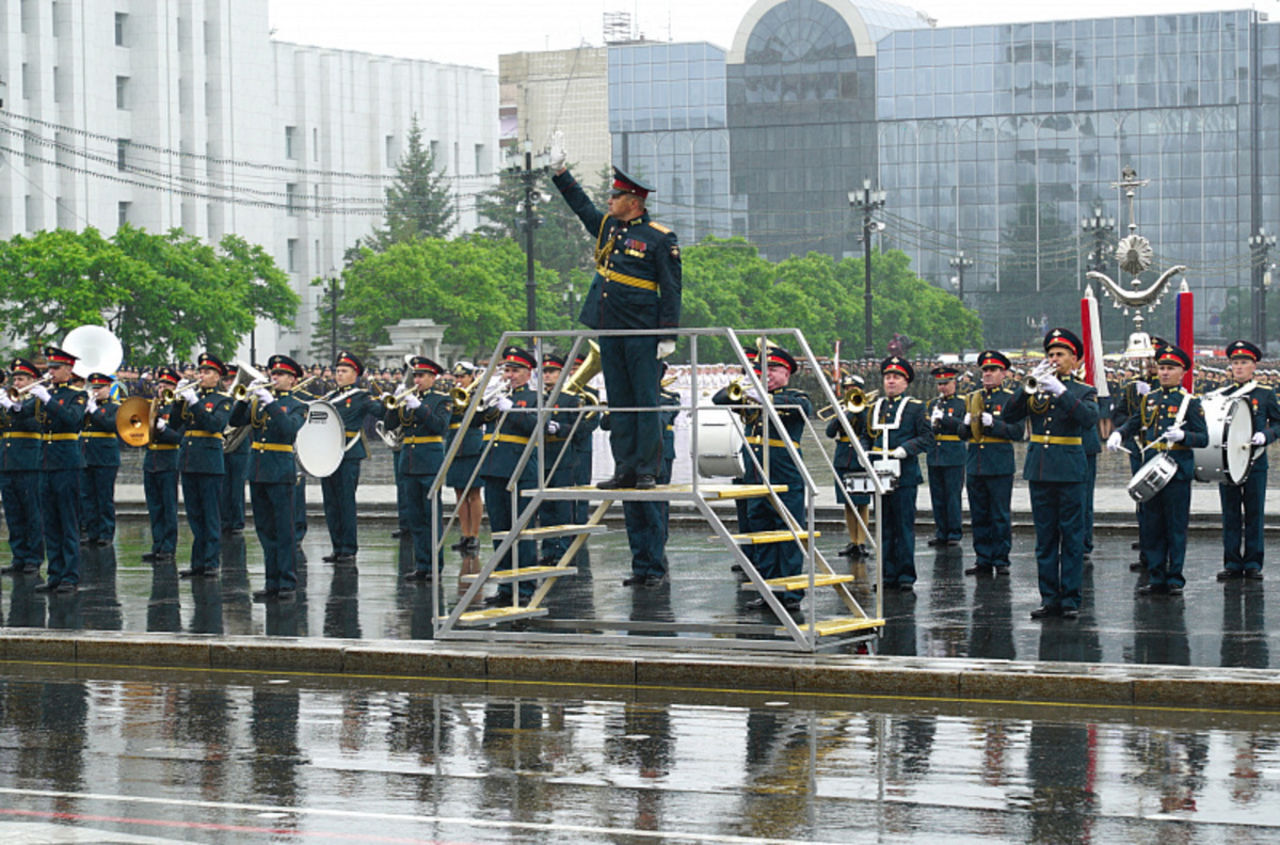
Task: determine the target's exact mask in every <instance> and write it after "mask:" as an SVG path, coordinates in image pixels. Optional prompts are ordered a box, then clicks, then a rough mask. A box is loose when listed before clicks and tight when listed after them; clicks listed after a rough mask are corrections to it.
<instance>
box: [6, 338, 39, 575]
mask: <svg viewBox="0 0 1280 845" xmlns="http://www.w3.org/2000/svg"><path fill="white" fill-rule="evenodd" d="M11 372H12V386H11V388H10V390H12V391H27V392H26V393H25V394H19V395H18V396H17V397H15V398H10V396H9V395H8V394H7V393H6V392H5V391H0V405H3V406H4V408H5V410H6V412H7V413H6V416H7V417H8V419H9V421H8V425H7V426H6V427H5V431H4V466H3V470H4V471H3V473H0V479H3V484H4V489H3V491H2V495H3V497H4V516H5V522H6V524H7V525H8V526H9V551H10V552H12V553H13V560H12V561H11V562H10V563H9V565H8V566H6V567H5V568H4V569H3V570H0V572H3V573H4V574H5V575H35V574H36V573H38V572H39V571H40V564H42V563H43V562H44V521H43V520H42V519H41V518H40V463H41V460H42V458H43V455H44V450H43V443H44V441H43V439H42V437H41V431H42V428H43V427H42V426H41V424H40V420H39V419H37V418H36V398H35V397H34V396H32V395H31V393H30V392H29V391H30V388H31V386H32V385H33V384H35V380H36V379H37V378H38V377H39V376H40V370H39V369H38V368H37V367H36V365H35V364H34V363H32V362H31V361H29V360H27V359H26V358H15V359H13V365H12V368H11Z"/></svg>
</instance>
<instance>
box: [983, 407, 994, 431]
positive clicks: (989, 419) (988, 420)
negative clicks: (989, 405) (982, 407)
mask: <svg viewBox="0 0 1280 845" xmlns="http://www.w3.org/2000/svg"><path fill="white" fill-rule="evenodd" d="M995 422H996V418H995V417H993V416H992V415H991V412H990V411H983V412H982V424H983V425H985V426H987V427H988V428H990V427H991V426H993V425H995Z"/></svg>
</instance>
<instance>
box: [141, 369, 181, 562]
mask: <svg viewBox="0 0 1280 845" xmlns="http://www.w3.org/2000/svg"><path fill="white" fill-rule="evenodd" d="M178 381H179V377H178V372H177V371H176V370H174V369H173V368H172V367H159V368H157V369H156V377H155V382H154V385H153V387H152V389H153V390H155V391H156V393H157V394H159V392H160V391H162V390H164V389H166V388H173V387H176V386H177V384H178ZM155 401H156V402H157V403H158V404H157V408H156V423H155V432H154V435H155V436H154V437H152V438H151V439H150V440H149V441H147V453H146V455H144V456H143V458H142V492H143V495H144V497H145V498H146V500H147V518H148V520H149V521H150V523H151V551H150V552H147V553H145V554H143V556H142V559H143V560H149V561H151V562H152V563H153V564H164V563H173V562H174V554H175V552H176V551H177V548H178V447H179V444H181V443H182V432H181V429H179V428H177V427H176V426H175V427H171V426H170V425H169V415H170V411H171V410H172V408H171V407H170V405H168V404H166V403H164V402H162V401H161V400H160V399H159V398H157V399H155Z"/></svg>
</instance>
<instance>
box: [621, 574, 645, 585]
mask: <svg viewBox="0 0 1280 845" xmlns="http://www.w3.org/2000/svg"><path fill="white" fill-rule="evenodd" d="M644 578H645V576H643V575H628V576H627V577H626V578H623V579H622V586H624V587H635V586H637V585H640V584H643V583H644Z"/></svg>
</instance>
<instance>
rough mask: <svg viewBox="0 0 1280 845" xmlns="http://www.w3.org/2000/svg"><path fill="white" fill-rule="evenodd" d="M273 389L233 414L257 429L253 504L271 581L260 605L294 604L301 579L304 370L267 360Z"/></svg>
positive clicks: (286, 360) (236, 421) (260, 391)
mask: <svg viewBox="0 0 1280 845" xmlns="http://www.w3.org/2000/svg"><path fill="white" fill-rule="evenodd" d="M267 369H268V372H269V373H270V374H271V382H272V385H271V387H270V388H267V387H265V386H263V387H258V388H255V389H254V390H253V391H252V392H251V393H250V394H249V396H248V397H246V398H245V399H244V400H242V401H240V402H237V403H236V404H235V406H234V407H233V408H232V410H231V424H232V425H250V426H252V427H253V434H252V436H253V445H252V447H250V448H251V449H252V450H253V451H252V454H251V455H250V456H249V501H250V503H251V505H252V507H253V527H254V530H255V531H256V532H257V534H258V542H260V543H261V544H262V556H263V563H264V565H265V569H266V580H265V583H264V586H263V589H261V590H257V591H255V592H254V594H253V600H254V601H256V602H267V601H281V602H287V601H293V600H294V598H295V597H296V590H297V585H298V576H297V571H296V560H295V557H294V545H295V540H294V525H293V498H294V486H295V484H296V483H297V480H296V476H297V469H296V467H295V465H294V445H293V444H294V442H295V441H296V440H297V437H298V431H299V430H300V429H301V428H302V424H303V423H304V422H305V421H306V416H307V406H306V403H304V402H302V401H301V400H299V399H298V398H297V397H296V396H294V395H293V393H292V391H293V388H294V386H295V385H296V384H297V383H298V379H299V378H300V377H301V376H302V367H301V366H299V365H298V362H297V361H295V360H293V359H292V358H290V357H289V356H288V355H272V356H271V357H270V358H269V359H268V360H267Z"/></svg>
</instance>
